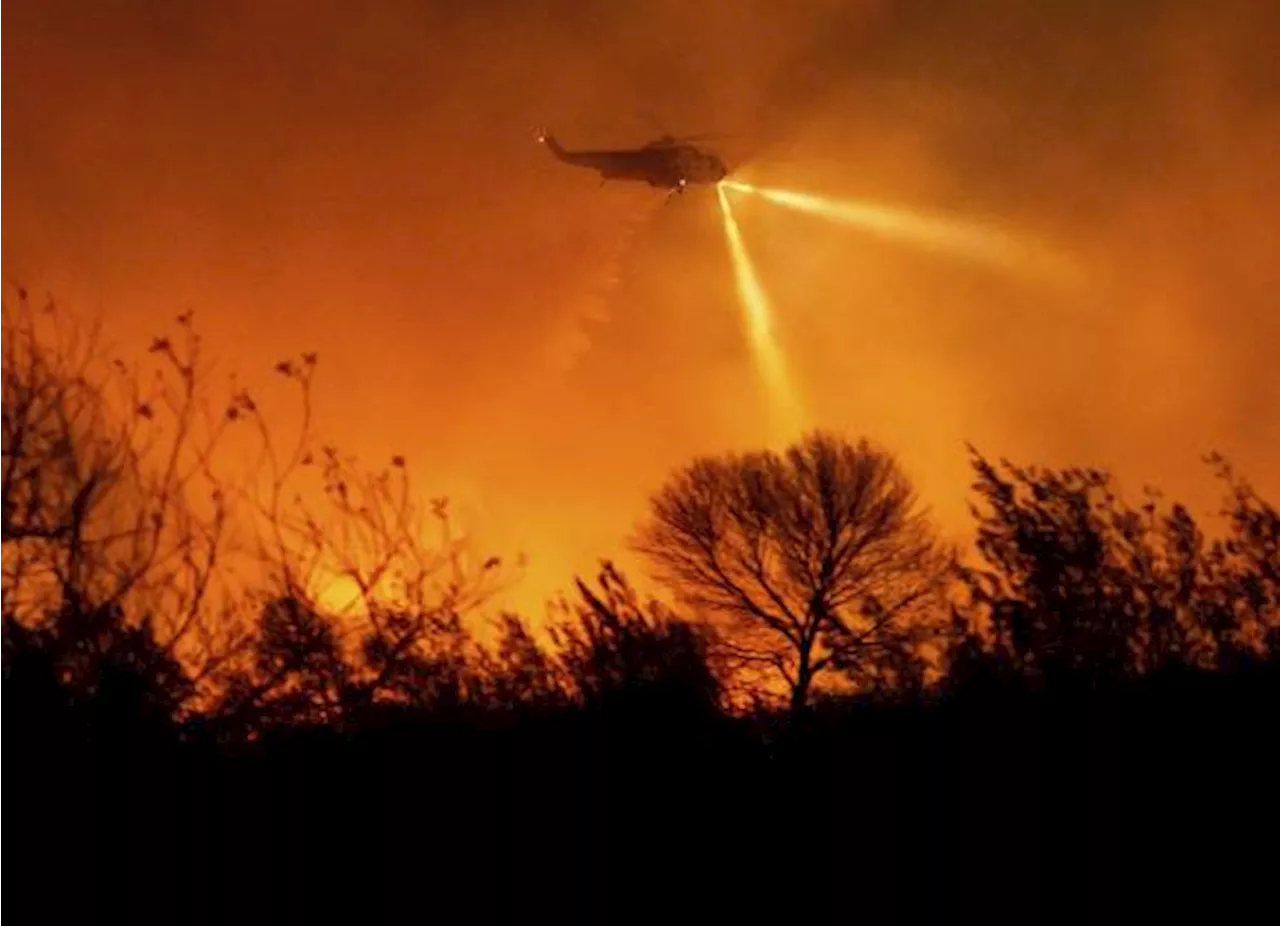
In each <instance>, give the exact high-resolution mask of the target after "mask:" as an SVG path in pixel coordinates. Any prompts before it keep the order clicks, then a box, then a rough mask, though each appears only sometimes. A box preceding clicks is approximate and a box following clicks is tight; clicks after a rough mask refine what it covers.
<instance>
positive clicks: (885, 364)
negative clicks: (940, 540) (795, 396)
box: [3, 0, 1280, 612]
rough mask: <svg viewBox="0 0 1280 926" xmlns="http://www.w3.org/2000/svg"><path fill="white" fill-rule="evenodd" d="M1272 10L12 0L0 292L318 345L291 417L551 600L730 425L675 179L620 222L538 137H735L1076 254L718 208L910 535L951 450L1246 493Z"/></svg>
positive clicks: (1265, 416)
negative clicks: (305, 414)
mask: <svg viewBox="0 0 1280 926" xmlns="http://www.w3.org/2000/svg"><path fill="white" fill-rule="evenodd" d="M1278 20H1280V9H1277V8H1276V6H1275V4H1271V3H1266V2H1261V0H1260V2H1254V3H1250V2H1245V0H1227V2H1220V3H1214V4H1205V3H1200V2H1196V0H1167V2H1155V0H1135V2H1131V3H1124V4H1117V3H1110V2H1104V0H1071V2H1067V0H1047V2H1041V3H1036V4H1027V3H1023V2H1015V0H974V2H969V3H965V4H939V3H933V2H925V0H896V2H888V0H882V2H865V3H852V4H851V3H848V2H837V0H809V2H796V3H776V2H772V0H743V2H738V3H733V4H690V3H687V2H683V0H648V2H637V3H627V4H621V3H606V2H600V3H582V2H570V0H520V2H516V0H480V2H476V3H469V4H457V3H450V2H446V0H440V2H422V0H383V2H374V3H367V4H360V5H358V7H357V6H353V5H351V4H338V3H335V2H305V3H304V2H301V0H278V2H268V3H261V2H249V0H240V2H230V3H221V4H217V5H216V6H212V5H193V4H168V5H165V4H150V3H142V2H136V3H115V4H107V5H103V4H100V3H93V2H90V0H40V2H37V0H17V2H11V3H9V4H8V5H7V7H6V10H5V25H6V26H8V28H7V29H5V30H4V33H3V52H4V76H5V77H6V78H8V79H7V80H6V81H5V82H4V86H3V104H4V121H5V125H4V127H5V129H6V130H7V135H6V138H7V142H8V144H7V146H6V150H5V154H6V157H5V159H4V162H3V179H4V181H6V182H7V188H8V189H9V191H10V194H9V197H8V198H7V199H6V202H5V218H6V219H7V220H8V221H7V227H6V235H5V237H4V243H3V250H4V263H5V272H6V276H7V277H9V278H10V279H11V280H16V281H19V282H24V283H26V284H28V285H29V286H31V287H32V288H33V290H35V291H40V290H44V289H47V290H51V291H52V292H54V293H55V294H56V295H58V296H59V298H60V300H61V301H62V302H64V303H66V304H69V305H72V306H80V307H83V308H86V309H89V310H99V309H100V310H101V311H102V313H103V314H104V315H105V316H106V317H107V319H108V320H109V321H110V323H111V325H112V328H113V332H112V333H113V335H114V340H115V341H116V342H117V343H119V344H120V345H121V347H122V349H123V348H127V345H128V343H130V342H132V343H137V344H139V345H140V346H144V345H145V344H146V341H147V338H148V337H149V335H150V334H152V333H153V332H154V331H155V329H156V328H157V327H158V326H159V325H160V324H162V323H163V322H166V321H167V320H169V319H171V318H172V317H173V315H175V314H176V313H177V312H178V311H181V310H182V309H186V308H194V309H196V311H197V317H198V318H201V319H202V320H203V324H205V325H206V326H207V327H206V329H205V333H206V334H207V336H208V339H207V343H208V345H209V347H210V349H211V350H212V351H213V352H215V353H221V354H222V355H223V358H224V366H234V367H235V368H237V369H240V370H242V371H244V372H245V374H246V376H248V375H250V374H252V372H253V371H255V370H269V369H270V365H271V364H272V363H273V362H274V361H276V360H278V359H280V358H281V357H282V356H287V355H291V354H294V353H296V352H297V351H298V350H299V349H304V348H305V349H315V350H318V351H319V353H320V355H321V358H322V368H321V375H320V377H319V379H318V383H317V390H318V392H317V396H316V400H317V408H318V409H319V410H320V415H321V426H322V428H323V430H324V431H325V433H326V434H327V435H332V436H334V437H335V438H338V439H340V440H341V442H342V443H344V444H345V445H349V446H353V447H355V448H357V449H359V451H360V453H361V456H362V457H365V458H369V459H381V458H386V457H387V456H389V455H390V454H391V453H404V454H405V455H406V456H408V457H409V459H410V461H411V462H412V463H413V464H414V465H415V467H416V469H417V471H416V472H415V481H416V483H417V484H418V485H421V486H424V487H431V486H433V485H434V484H435V483H436V482H437V481H440V480H446V479H447V477H450V476H451V475H452V474H456V473H458V472H465V473H466V474H467V478H468V480H469V481H470V483H472V484H474V485H475V486H477V487H478V488H476V490H475V492H476V494H477V495H478V496H482V497H483V502H484V504H483V506H482V510H483V512H484V517H485V518H486V519H491V520H490V521H486V523H485V524H483V525H478V526H477V529H476V530H475V531H474V532H473V533H474V536H475V538H476V541H477V543H480V544H482V545H484V544H487V545H489V546H490V547H492V548H493V549H494V550H495V551H496V552H508V551H510V550H512V549H527V550H529V551H530V554H531V557H532V560H531V565H532V566H534V567H535V568H536V569H537V570H539V572H538V575H539V577H540V581H541V580H542V577H548V578H546V582H551V581H553V579H552V578H549V577H552V576H558V577H560V578H559V580H558V581H566V580H567V577H568V576H569V575H570V574H571V572H572V571H574V570H579V571H582V570H589V569H591V568H592V567H593V566H594V561H595V557H596V556H598V555H604V554H608V553H609V552H610V551H611V547H612V546H613V545H614V544H616V543H617V541H618V539H619V538H620V537H622V536H623V535H624V534H625V532H626V526H627V524H628V523H629V522H630V520H631V519H632V518H633V517H635V515H636V514H638V513H639V508H640V506H641V505H642V504H643V501H644V497H645V494H646V493H647V491H648V490H649V489H651V488H652V487H653V486H654V485H655V484H656V483H657V482H658V481H660V480H661V478H662V477H663V475H664V474H665V473H666V472H667V471H668V470H669V469H670V468H671V467H672V466H675V465H677V464H679V463H681V462H683V461H684V460H685V459H687V457H689V456H690V455H692V454H693V453H700V452H706V451H717V450H722V449H726V448H727V447H731V446H732V447H747V446H753V445H759V444H761V443H762V442H765V441H766V439H767V438H766V435H767V432H768V421H767V418H766V416H765V415H764V414H763V413H762V411H761V410H760V409H759V407H758V405H757V404H756V401H755V396H756V395H757V391H756V382H757V379H756V373H755V369H754V367H753V365H752V360H751V354H750V349H749V345H748V344H747V342H746V339H745V338H744V337H743V332H742V329H741V326H740V324H739V309H738V307H737V296H736V292H735V289H734V282H733V276H732V273H731V270H730V262H729V254H728V250H727V248H726V246H725V242H724V237H723V233H722V229H721V223H720V218H719V215H718V213H717V210H716V205H715V197H714V196H713V195H712V196H703V197H699V196H695V195H690V196H686V197H683V198H682V202H680V203H678V204H673V205H672V206H670V207H665V208H662V209H654V208H651V204H652V202H653V199H654V197H660V196H661V192H660V191H652V190H648V189H647V188H645V187H643V186H616V187H605V188H601V187H600V186H599V184H598V181H597V180H595V179H594V178H593V177H592V176H591V175H590V174H589V173H586V172H580V171H575V170H573V169H571V168H568V167H567V166H565V165H563V164H560V163H558V162H555V161H554V160H553V159H551V158H550V157H548V156H547V154H546V152H545V150H544V149H542V148H541V147H540V146H538V145H537V144H536V142H535V137H536V132H537V130H538V129H540V128H548V129H551V130H554V131H555V132H556V133H557V135H558V136H559V137H561V138H562V139H563V140H564V141H565V143H566V144H574V145H578V144H581V145H584V146H587V145H590V146H595V145H601V146H606V145H629V144H638V143H643V142H644V141H646V140H648V139H649V138H651V137H653V136H654V135H656V134H659V133H660V132H670V133H671V134H676V135H681V134H687V133H700V132H719V133H732V136H733V137H731V138H728V139H726V140H724V141H723V142H721V141H717V142H715V143H714V144H713V146H712V147H714V148H715V149H716V150H717V152H718V153H720V154H721V155H722V156H724V157H725V159H726V160H727V161H728V162H729V163H730V164H731V165H733V166H735V167H736V168H737V170H736V172H735V176H736V179H739V180H741V181H742V182H745V183H750V184H754V185H757V186H771V187H777V188H782V189H786V190H795V191H800V192H805V193H812V194H817V195H822V196H824V197H830V198H839V199H849V200H863V201H871V202H875V203H879V204H885V205H887V206H891V207H893V208H896V209H902V210H907V211H912V212H916V213H924V214H931V215H937V214H945V215H948V216H956V217H959V218H961V219H963V220H964V221H965V222H966V223H971V224H973V225H976V226H981V227H992V228H999V229H1001V230H1003V231H1006V232H1007V233H1008V234H1009V235H1010V236H1012V237H1014V238H1016V239H1018V240H1037V241H1046V242H1049V243H1051V244H1052V245H1053V246H1054V247H1055V249H1058V250H1061V251H1063V252H1065V253H1066V254H1067V255H1068V256H1069V258H1070V259H1071V261H1072V262H1073V265H1075V266H1078V267H1080V268H1082V271H1081V272H1082V275H1083V277H1084V281H1083V283H1082V285H1080V286H1076V287H1072V288H1069V289H1068V290H1062V289H1061V288H1054V287H1050V286H1046V285H1040V284H1038V283H1036V282H1035V281H1028V280H1016V279H1009V278H1008V277H1007V275H1002V274H1000V273H996V272H992V271H990V270H986V269H983V268H981V267H978V266H964V265H961V264H960V262H956V261H942V260H939V259H937V257H936V255H929V254H927V253H919V252H917V251H915V250H913V249H911V248H907V247H902V246H901V245H899V244H897V243H895V242H892V241H876V240H869V239H868V237H867V236H865V235H861V234H858V233H857V232H856V231H855V230H842V229H839V228H836V227H834V226H830V225H828V224H826V223H818V222H815V221H814V220H813V218H812V217H811V216H804V215H797V214H794V213H788V212H787V211H785V210H780V209H778V208H776V207H775V206H773V205H772V204H769V203H763V202H759V201H758V200H757V198H754V197H746V198H743V200H742V202H741V203H738V202H736V201H735V203H734V211H735V214H736V218H737V220H738V223H739V226H740V231H741V234H742V238H743V243H744V245H745V247H746V249H747V250H749V251H750V253H751V256H752V258H753V260H754V262H755V264H756V269H757V271H758V273H759V277H760V281H761V284H762V285H763V287H764V288H766V289H767V290H768V292H769V295H770V298H771V301H772V303H773V308H774V311H775V318H774V321H775V328H774V331H773V334H774V337H775V338H776V340H777V342H778V344H779V349H780V350H782V351H783V352H784V356H786V357H787V359H788V361H789V362H790V367H791V372H792V375H793V377H794V379H795V380H796V388H797V390H798V391H799V392H800V393H801V394H803V395H805V396H806V399H807V400H808V406H809V407H808V408H807V411H808V412H809V413H810V414H811V417H812V420H814V421H815V423H818V424H821V425H823V426H825V427H831V428H835V429H841V430H845V431H847V432H850V433H852V434H859V433H862V434H867V435H869V436H871V437H874V438H876V439H877V440H878V441H880V442H881V443H884V444H886V445H888V446H890V447H892V448H893V449H895V450H896V451H897V452H898V454H899V455H900V456H901V458H902V459H903V460H904V462H905V463H906V465H907V467H908V468H909V469H910V470H911V471H912V472H913V473H914V474H915V475H916V477H917V480H918V481H919V483H920V488H921V491H922V494H923V495H924V496H925V498H926V499H928V500H929V501H931V502H933V503H934V505H935V508H936V510H937V512H938V514H939V516H940V517H942V518H944V519H948V520H949V523H951V524H953V525H964V524H965V523H966V520H965V513H964V508H963V497H964V492H965V489H966V487H967V483H968V481H969V479H968V474H967V473H966V471H965V462H964V454H963V442H964V441H966V440H970V441H973V442H975V443H977V444H978V445H979V446H980V447H982V448H983V449H986V450H988V451H990V452H993V453H1004V454H1007V455H1009V456H1011V457H1016V458H1020V459H1031V460H1039V461H1043V462H1090V463H1100V464H1104V465H1112V466H1114V467H1116V468H1117V469H1118V470H1119V471H1120V472H1121V474H1122V475H1125V476H1128V477H1130V478H1131V480H1132V481H1147V480H1149V481H1153V482H1157V483H1160V484H1162V485H1164V486H1166V487H1167V488H1169V489H1170V490H1171V491H1173V492H1177V493H1181V494H1190V493H1189V492H1188V490H1194V489H1195V488H1196V487H1198V486H1200V485H1202V484H1203V479H1201V475H1202V469H1201V467H1200V466H1199V464H1198V459H1197V458H1198V454H1199V453H1200V452H1202V451H1204V450H1207V449H1210V448H1211V447H1217V448H1218V449H1221V450H1222V451H1223V452H1225V453H1227V454H1228V455H1229V456H1231V457H1232V458H1233V459H1234V460H1235V461H1236V462H1237V463H1238V464H1239V466H1240V468H1241V469H1243V470H1244V471H1245V472H1246V473H1248V474H1249V475H1251V476H1252V477H1253V478H1254V479H1255V480H1256V481H1257V482H1258V483H1259V488H1261V489H1264V490H1266V489H1268V488H1271V487H1274V486H1276V485H1277V482H1278V481H1280V471H1277V469H1276V466H1277V464H1276V462H1275V454H1274V448H1275V447H1276V446H1277V445H1278V444H1280V416H1276V415H1275V413H1274V410H1275V408H1276V404H1277V403H1276V400H1277V398H1280V395H1278V391H1280V385H1278V384H1277V374H1276V372H1275V371H1276V366H1275V362H1274V358H1275V355H1276V345H1277V344H1280V314H1278V313H1276V312H1275V300H1274V293H1276V292H1280V260H1277V257H1280V237H1278V236H1280V232H1278V231H1277V227H1276V223H1275V222H1274V217H1273V216H1272V215H1271V212H1272V211H1273V204H1274V203H1276V202H1280V172H1276V171H1275V170H1274V167H1273V165H1272V164H1271V161H1272V160H1273V159H1272V158H1270V157H1269V156H1268V153H1269V152H1272V151H1275V150H1280V120H1278V113H1280V106H1278V104H1277V99H1278V98H1280V73H1278V72H1280V63H1278V59H1277V58H1276V56H1275V55H1274V48H1275V47H1276V45H1277V37H1278V36H1280V22H1278ZM557 339H558V340H557ZM549 344H557V345H558V346H556V347H549V346H548V345H549ZM552 357H554V358H555V360H556V361H557V363H553V364H551V365H550V366H549V365H548V361H549V359H550V358H552ZM552 500H554V501H552ZM477 510H478V511H479V510H481V508H480V507H478V508H477ZM527 589H528V594H529V596H530V599H531V600H533V601H535V602H536V601H537V600H539V599H540V597H541V595H542V594H544V593H545V591H546V587H545V586H543V587H535V586H534V585H533V584H530V585H529V586H527ZM522 604H523V605H524V606H525V607H526V609H527V610H530V611H531V612H537V611H538V610H539V609H538V608H537V606H536V604H530V603H529V601H524V602H522Z"/></svg>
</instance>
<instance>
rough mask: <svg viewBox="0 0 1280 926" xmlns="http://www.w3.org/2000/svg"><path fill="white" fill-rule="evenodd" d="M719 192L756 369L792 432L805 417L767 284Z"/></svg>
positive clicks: (721, 189) (782, 424) (719, 190)
mask: <svg viewBox="0 0 1280 926" xmlns="http://www.w3.org/2000/svg"><path fill="white" fill-rule="evenodd" d="M716 195H717V197H718V198H719V200H720V214H721V216H722V217H723V218H724V235H725V238H726V240H727V241H728V242H729V256H730V258H731V259H732V261H733V276H734V282H735V283H736V284H737V288H738V301H739V303H740V304H741V306H742V312H743V316H744V321H745V322H746V326H747V335H748V337H749V338H750V341H751V351H752V354H753V355H754V357H755V363H756V368H757V369H758V370H759V373H760V376H761V378H762V379H763V380H764V383H765V387H766V388H767V389H768V391H769V397H770V399H771V400H772V403H773V406H774V408H773V410H774V414H775V418H776V423H777V425H778V426H779V427H780V428H782V429H783V431H784V432H786V433H787V434H790V433H793V432H794V431H795V430H796V429H798V428H799V427H800V425H801V424H802V420H801V419H802V417H803V416H802V413H801V409H800V403H799V401H798V399H797V397H796V394H795V389H794V387H793V386H792V383H791V377H790V375H789V374H788V372H787V365H786V361H785V360H784V359H783V356H782V351H781V350H780V349H779V347H778V342H777V340H776V339H775V338H774V336H773V330H772V324H773V309H772V307H771V306H770V304H769V297H768V295H766V294H765V291H764V287H763V286H761V285H760V279H759V277H757V276H756V271H755V265H754V264H752V262H751V257H750V255H749V254H747V248H746V245H744V244H743V243H742V232H741V231H740V230H739V229H738V221H737V219H735V218H734V216H733V210H732V208H731V207H730V206H729V197H728V195H727V194H726V193H725V191H724V187H723V186H722V185H717V186H716Z"/></svg>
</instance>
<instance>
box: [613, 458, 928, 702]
mask: <svg viewBox="0 0 1280 926" xmlns="http://www.w3.org/2000/svg"><path fill="white" fill-rule="evenodd" d="M633 543H634V546H635V547H636V549H637V550H638V551H639V552H640V553H641V554H642V555H643V556H645V557H646V559H647V560H648V561H649V563H650V564H651V566H652V567H653V568H654V570H655V573H656V577H657V578H658V579H660V580H661V581H663V582H664V583H666V584H667V585H669V586H670V587H671V588H672V590H673V591H674V592H675V593H676V595H677V596H678V597H679V598H681V599H682V600H683V601H684V602H685V603H686V604H687V605H688V606H690V607H692V608H693V609H695V611H696V612H697V613H701V614H703V615H705V616H707V617H709V618H711V619H713V620H716V621H717V622H718V623H719V624H720V625H721V628H720V629H721V631H722V632H721V633H719V634H718V635H717V636H718V637H719V638H720V639H721V641H722V644H721V645H722V646H724V647H725V648H726V651H727V654H728V655H731V656H732V657H734V658H735V659H736V660H738V661H739V662H740V663H741V664H743V665H746V666H754V667H755V668H757V669H760V668H763V669H764V670H765V671H766V673H768V674H771V675H774V677H775V679H776V678H777V677H779V676H780V677H781V679H783V680H785V682H786V684H787V686H788V688H789V691H790V701H791V707H792V710H793V711H799V710H801V709H803V708H804V707H805V705H806V704H807V703H808V701H809V698H810V695H811V691H812V688H813V685H814V681H815V679H817V678H819V677H820V676H822V675H823V674H824V673H827V674H833V673H839V674H840V675H843V676H844V677H845V678H846V679H848V680H849V681H851V682H853V684H854V685H856V686H859V687H867V686H868V685H872V684H876V683H878V682H880V681H882V680H883V679H884V678H885V676H886V675H892V674H894V673H895V672H898V671H900V670H901V668H902V667H903V666H904V665H905V664H907V663H908V662H913V661H914V660H915V657H916V655H917V650H918V647H919V645H920V643H921V642H922V636H923V635H924V626H925V623H926V621H927V620H928V618H929V617H930V616H931V615H934V614H937V613H938V609H937V607H936V604H937V600H936V595H937V594H938V593H939V591H940V590H941V586H942V579H943V576H944V575H945V566H946V562H947V557H946V555H945V552H944V550H943V549H942V547H941V545H940V544H939V542H938V541H937V539H936V536H935V534H934V532H933V530H932V529H931V527H930V524H929V522H928V520H927V519H926V516H925V513H924V512H922V511H920V510H919V509H918V508H917V506H916V499H915V494H914V492H913V490H912V487H911V484H910V482H909V480H908V479H907V477H906V476H905V475H904V473H903V472H902V471H901V470H900V469H899V467H898V465H897V464H896V462H895V461H894V459H893V457H891V456H890V455H889V454H888V453H886V452H885V451H883V450H881V449H878V448H876V447H874V446H873V445H871V444H870V443H868V442H867V441H865V440H863V441H860V442H858V443H856V444H851V443H849V442H847V441H844V440H841V439H839V438H837V437H835V436H832V435H829V434H824V433H814V434H810V435H808V436H806V437H805V438H803V439H802V440H800V441H799V442H797V443H796V444H794V445H792V446H791V447H790V448H788V449H787V450H786V451H785V452H784V453H776V452H773V451H761V452H755V453H747V454H741V455H739V454H727V455H723V456H718V457H703V458H700V459H697V460H695V461H693V462H692V463H691V464H689V465H688V466H686V467H684V468H683V469H681V470H679V471H678V472H677V473H676V474H674V475H673V476H672V477H671V478H670V480H669V481H668V482H667V484H666V485H665V486H664V487H663V488H662V489H661V490H660V491H659V492H658V493H657V494H656V495H655V496H654V497H653V499H652V502H651V506H650V512H649V515H648V517H647V519H646V520H645V521H644V522H643V523H642V525H641V527H640V528H639V530H638V532H637V534H636V536H635V538H634V541H633Z"/></svg>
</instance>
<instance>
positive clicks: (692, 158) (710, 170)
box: [540, 135, 729, 192]
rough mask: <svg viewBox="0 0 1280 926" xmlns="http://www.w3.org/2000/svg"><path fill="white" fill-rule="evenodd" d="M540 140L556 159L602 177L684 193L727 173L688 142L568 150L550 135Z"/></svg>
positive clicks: (717, 181)
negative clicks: (687, 189)
mask: <svg viewBox="0 0 1280 926" xmlns="http://www.w3.org/2000/svg"><path fill="white" fill-rule="evenodd" d="M540 140H541V141H542V143H543V144H545V145H546V146H547V147H548V148H550V149H551V153H552V154H554V155H555V156H556V157H557V158H558V159H559V160H561V161H563V162H565V163H566V164H572V165H573V166H575V167H585V168H588V169H590V170H595V171H598V172H599V173H600V177H601V179H602V180H623V181H634V182H640V183H647V184H649V185H650V186H652V187H658V188H662V189H668V190H672V191H677V192H683V191H684V188H685V187H686V186H687V185H689V184H693V183H698V184H712V183H719V182H720V181H721V180H723V179H724V178H725V177H727V176H728V175H729V171H728V168H726V167H725V165H724V162H723V161H722V160H720V158H719V157H717V156H716V155H714V154H710V153H708V152H705V151H701V150H699V149H698V148H696V147H695V146H693V145H690V144H673V143H669V142H665V141H656V142H652V143H650V144H648V145H645V146H644V147H643V148H622V149H611V150H596V151H570V150H568V149H566V148H564V147H562V146H561V145H560V144H559V143H558V142H557V141H556V140H555V139H554V138H551V137H550V136H547V135H544V136H542V137H541V139H540Z"/></svg>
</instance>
